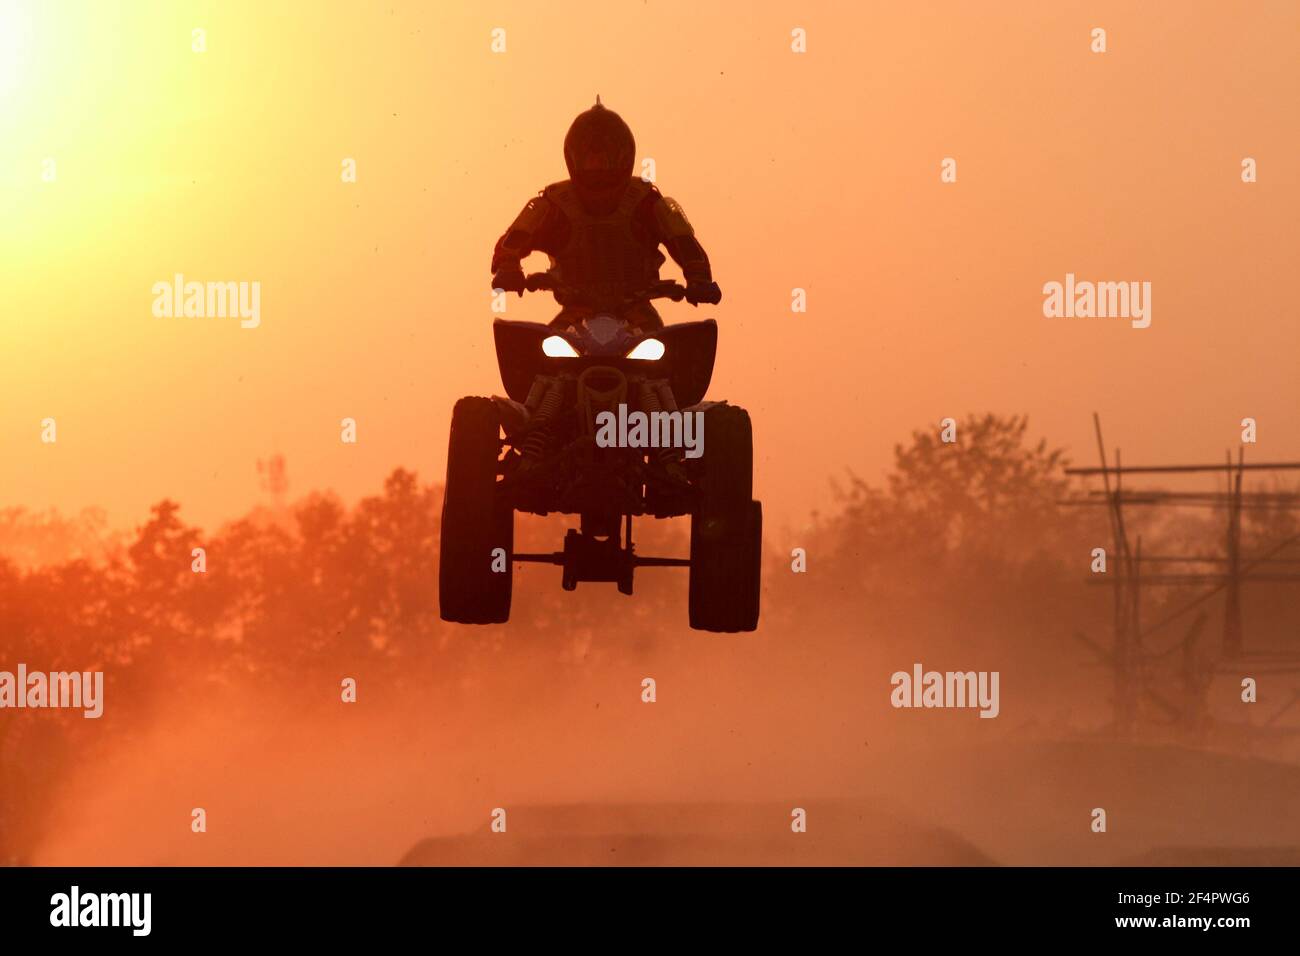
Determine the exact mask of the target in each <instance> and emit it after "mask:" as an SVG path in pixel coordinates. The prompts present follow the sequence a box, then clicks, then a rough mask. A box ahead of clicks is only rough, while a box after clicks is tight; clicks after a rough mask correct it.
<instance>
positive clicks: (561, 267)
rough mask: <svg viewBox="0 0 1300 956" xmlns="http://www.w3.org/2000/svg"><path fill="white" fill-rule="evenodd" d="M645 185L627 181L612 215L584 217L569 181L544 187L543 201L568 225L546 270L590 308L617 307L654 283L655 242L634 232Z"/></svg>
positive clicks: (658, 256)
mask: <svg viewBox="0 0 1300 956" xmlns="http://www.w3.org/2000/svg"><path fill="white" fill-rule="evenodd" d="M650 189H651V186H650V184H649V183H646V182H643V181H642V180H640V179H633V180H631V182H629V184H628V187H627V190H626V191H625V192H624V193H623V197H622V198H621V199H620V200H619V202H618V205H617V206H616V207H614V209H613V211H611V212H609V213H607V214H597V213H592V212H588V211H587V210H586V209H585V208H584V207H583V205H582V203H581V202H580V201H579V200H578V195H577V192H576V191H575V189H574V187H573V184H572V183H571V182H568V181H565V182H561V183H555V184H554V185H551V186H547V187H546V190H545V195H546V198H548V199H549V200H551V202H553V203H555V204H556V205H557V206H559V207H560V210H561V211H562V212H563V213H564V216H565V218H566V219H568V221H569V238H568V241H567V242H566V243H565V244H564V246H563V247H562V248H560V249H558V250H556V252H555V253H554V255H552V256H551V269H552V271H553V272H555V273H557V274H558V275H559V277H560V279H561V280H562V281H563V282H564V283H565V284H566V285H570V286H573V287H574V288H576V289H580V290H581V291H582V292H583V293H584V294H585V295H586V296H587V297H590V299H591V300H592V301H593V302H595V303H601V302H618V301H620V300H622V299H625V298H627V297H628V296H629V295H631V294H633V293H636V292H640V291H642V290H644V289H646V288H647V287H649V286H651V285H653V284H654V283H656V282H658V281H659V267H660V266H662V265H663V264H664V257H663V253H661V252H660V251H659V248H658V243H656V242H655V241H654V239H653V238H651V237H650V236H647V235H645V234H644V230H642V229H639V228H635V227H634V225H633V214H634V213H635V212H636V208H637V207H638V206H639V205H640V204H641V202H642V200H644V199H645V197H646V196H647V195H649V193H650Z"/></svg>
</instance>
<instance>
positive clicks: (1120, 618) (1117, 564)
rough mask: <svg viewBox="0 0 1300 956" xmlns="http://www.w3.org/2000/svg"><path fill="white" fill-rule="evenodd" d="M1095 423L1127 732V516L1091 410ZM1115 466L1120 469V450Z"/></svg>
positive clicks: (1118, 720)
mask: <svg viewBox="0 0 1300 956" xmlns="http://www.w3.org/2000/svg"><path fill="white" fill-rule="evenodd" d="M1092 424H1093V427H1094V428H1095V429H1096V432H1097V454H1098V455H1099V456H1100V457H1101V478H1102V482H1103V486H1104V487H1105V489H1106V497H1107V499H1108V500H1109V501H1110V507H1109V508H1108V509H1107V516H1108V517H1109V518H1110V530H1111V535H1112V536H1113V547H1112V549H1111V550H1112V554H1111V561H1110V568H1111V573H1112V574H1114V575H1115V578H1114V585H1115V587H1114V591H1115V647H1114V652H1113V654H1112V664H1113V666H1114V669H1115V691H1114V694H1115V701H1114V703H1115V729H1116V731H1117V732H1118V733H1119V734H1120V735H1126V734H1128V733H1129V731H1130V730H1131V729H1132V725H1133V706H1132V692H1131V689H1130V685H1129V671H1128V638H1127V634H1126V630H1127V628H1126V621H1125V610H1124V580H1123V578H1124V552H1125V548H1124V527H1123V524H1124V517H1123V513H1122V512H1121V511H1120V505H1119V491H1120V480H1119V472H1116V474H1115V491H1114V493H1112V492H1111V488H1110V470H1109V469H1108V468H1107V466H1106V444H1105V442H1104V441H1103V440H1102V437H1101V416H1099V415H1098V414H1097V413H1096V412H1093V413H1092ZM1115 467H1116V468H1119V467H1120V465H1119V460H1118V453H1117V454H1116V462H1115Z"/></svg>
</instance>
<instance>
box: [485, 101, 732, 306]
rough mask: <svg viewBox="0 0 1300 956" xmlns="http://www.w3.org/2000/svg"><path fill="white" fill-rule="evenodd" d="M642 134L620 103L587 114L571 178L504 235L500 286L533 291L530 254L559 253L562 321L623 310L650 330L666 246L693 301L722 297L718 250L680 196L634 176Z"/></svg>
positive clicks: (570, 149) (555, 262)
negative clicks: (707, 248)
mask: <svg viewBox="0 0 1300 956" xmlns="http://www.w3.org/2000/svg"><path fill="white" fill-rule="evenodd" d="M635 156H636V141H635V140H634V139H633V138H632V131H631V130H630V129H628V126H627V124H626V123H624V122H623V120H622V118H621V117H619V115H618V114H617V113H615V112H614V111H613V110H608V109H606V108H605V107H604V106H602V105H601V102H600V97H599V96H598V97H596V105H595V106H593V107H592V108H591V109H589V110H587V111H586V112H585V113H581V114H579V115H578V118H577V119H575V120H574V121H573V125H572V126H570V127H569V132H568V135H566V136H565V137H564V162H565V164H566V165H567V166H568V167H569V178H568V179H566V180H563V181H562V182H558V183H552V184H551V185H549V186H547V187H546V188H545V189H543V190H542V191H541V192H540V193H539V194H538V195H537V196H536V198H534V199H530V200H529V201H528V205H526V206H525V207H524V210H523V212H521V213H520V214H519V216H518V217H517V218H516V219H515V221H514V223H513V224H512V225H511V226H510V228H509V229H507V230H506V232H505V235H503V236H502V237H501V238H500V239H498V240H497V245H496V249H495V251H494V252H493V254H492V273H493V276H492V287H493V288H494V289H501V290H504V291H506V292H518V293H519V294H520V295H523V294H524V273H523V269H522V267H521V266H520V260H522V259H523V258H524V257H525V256H527V255H528V254H529V253H531V252H534V251H541V252H545V253H546V254H547V255H548V256H550V259H551V269H550V271H551V274H552V276H554V278H555V279H556V280H558V283H559V285H560V288H559V289H557V290H556V292H555V298H556V301H558V302H559V303H560V305H561V306H562V308H561V310H560V313H559V315H557V316H556V317H555V318H554V319H553V320H552V321H551V324H552V325H553V326H557V327H560V328H564V327H566V326H570V325H574V324H576V323H577V322H579V321H581V320H582V319H583V318H585V317H587V316H589V315H591V314H592V313H593V312H595V311H596V310H598V309H599V310H615V309H617V310H620V311H621V312H622V315H623V317H624V318H625V319H626V320H627V321H628V322H629V323H630V324H632V325H635V326H637V327H639V328H642V329H657V328H661V327H662V326H663V322H662V321H661V320H660V318H659V313H658V312H656V311H655V309H654V307H653V306H652V305H651V304H650V303H649V301H647V300H646V299H644V298H641V297H639V296H642V295H643V294H644V293H645V292H646V291H647V290H648V289H649V287H650V286H653V285H654V284H656V283H657V282H659V281H660V279H659V267H660V266H661V265H663V263H664V256H663V253H661V252H660V251H659V246H660V244H662V245H663V246H664V247H665V248H666V249H667V250H668V254H669V255H671V256H672V257H673V261H675V262H676V263H677V264H678V265H679V266H680V267H681V269H682V274H683V275H684V276H685V278H686V301H687V302H689V303H691V304H692V305H699V304H700V303H711V304H716V303H718V302H720V301H722V290H721V289H719V288H718V284H717V283H716V282H714V281H713V273H712V270H710V268H709V257H708V256H707V255H706V254H705V252H704V248H703V247H702V246H701V245H700V244H699V242H698V241H697V240H696V239H695V230H694V229H693V228H692V227H691V224H690V222H688V221H687V219H686V214H685V213H684V212H683V211H682V207H681V206H679V205H678V204H677V203H676V202H675V201H674V200H672V199H669V198H668V197H666V196H663V195H661V194H660V192H659V190H658V189H656V188H655V187H654V185H653V184H652V183H648V182H645V181H644V180H642V179H640V178H638V177H634V176H633V175H632V166H633V163H634V161H635Z"/></svg>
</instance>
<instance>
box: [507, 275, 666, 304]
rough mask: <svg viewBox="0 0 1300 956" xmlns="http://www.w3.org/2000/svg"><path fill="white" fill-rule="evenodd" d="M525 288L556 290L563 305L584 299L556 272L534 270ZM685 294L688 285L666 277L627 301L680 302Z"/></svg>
mask: <svg viewBox="0 0 1300 956" xmlns="http://www.w3.org/2000/svg"><path fill="white" fill-rule="evenodd" d="M524 288H525V289H527V290H528V291H529V292H554V293H555V298H556V299H557V300H559V302H560V303H561V304H562V305H571V304H578V303H579V302H581V300H582V299H583V294H582V293H581V292H580V291H579V290H577V289H573V288H571V287H569V286H566V285H564V284H563V283H562V282H557V281H556V279H555V276H554V274H552V273H550V272H533V273H530V274H529V275H527V276H524ZM685 296H686V286H684V285H682V284H681V283H680V282H674V281H673V280H672V279H665V280H663V281H662V282H656V283H655V284H654V285H652V286H650V288H648V289H646V290H644V291H643V292H637V293H633V294H631V295H628V296H627V301H629V302H634V301H643V300H648V299H672V301H674V302H680V301H681V300H682V299H683V298H685Z"/></svg>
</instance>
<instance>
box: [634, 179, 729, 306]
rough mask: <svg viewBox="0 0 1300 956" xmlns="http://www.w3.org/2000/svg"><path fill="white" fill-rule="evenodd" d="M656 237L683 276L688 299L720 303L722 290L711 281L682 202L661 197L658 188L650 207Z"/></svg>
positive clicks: (707, 267) (706, 257)
mask: <svg viewBox="0 0 1300 956" xmlns="http://www.w3.org/2000/svg"><path fill="white" fill-rule="evenodd" d="M650 211H651V214H652V217H653V220H654V228H655V238H656V239H658V240H659V241H660V242H662V243H663V245H664V248H665V249H667V250H668V254H669V255H670V256H672V257H673V261H674V262H676V263H677V265H679V266H680V267H681V270H682V276H683V277H684V278H685V279H686V287H687V299H688V300H689V301H690V302H692V303H695V302H713V303H716V302H719V301H720V300H721V299H722V291H721V290H720V289H719V288H718V286H717V284H716V283H714V281H713V269H712V268H711V267H710V266H709V256H708V253H706V252H705V251H704V247H703V246H701V245H700V242H699V240H698V239H696V238H695V229H694V227H693V226H692V225H691V223H690V220H689V219H687V218H686V213H685V212H684V211H683V210H682V207H681V204H680V203H678V202H677V200H675V199H669V198H668V197H667V196H661V195H659V194H658V191H656V193H655V199H654V202H653V205H652V206H651V209H650Z"/></svg>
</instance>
